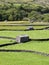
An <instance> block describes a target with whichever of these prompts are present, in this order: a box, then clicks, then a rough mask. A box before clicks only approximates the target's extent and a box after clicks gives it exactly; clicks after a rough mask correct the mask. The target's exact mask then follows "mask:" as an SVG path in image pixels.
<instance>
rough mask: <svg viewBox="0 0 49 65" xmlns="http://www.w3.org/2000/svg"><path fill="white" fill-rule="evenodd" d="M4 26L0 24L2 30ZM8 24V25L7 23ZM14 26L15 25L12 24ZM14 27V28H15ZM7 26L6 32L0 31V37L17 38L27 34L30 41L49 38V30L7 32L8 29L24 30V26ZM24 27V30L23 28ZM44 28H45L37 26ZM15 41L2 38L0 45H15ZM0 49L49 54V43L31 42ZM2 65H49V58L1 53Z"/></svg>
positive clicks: (29, 54)
mask: <svg viewBox="0 0 49 65" xmlns="http://www.w3.org/2000/svg"><path fill="white" fill-rule="evenodd" d="M3 24H4V23H2V24H1V23H0V25H2V26H0V29H3V28H4V27H3ZM5 24H7V23H5ZM5 24H4V25H5ZM12 24H13V23H12ZM13 27H14V28H13ZM13 27H11V26H9V27H8V26H5V29H6V31H0V36H6V37H13V38H16V36H18V35H22V34H27V35H29V37H30V39H41V38H49V30H32V31H7V28H8V29H20V28H21V29H24V28H27V27H24V26H20V27H19V26H13ZM23 27H24V28H23ZM35 27H36V28H43V27H44V26H35ZM45 27H46V26H45ZM13 42H15V40H11V39H3V38H0V45H1V44H5V43H6V44H7V43H13ZM0 49H6V50H33V51H39V52H44V53H49V41H33V40H32V41H29V42H26V43H20V44H13V45H9V46H2V47H0ZM0 65H49V56H43V55H39V54H34V53H29V52H0Z"/></svg>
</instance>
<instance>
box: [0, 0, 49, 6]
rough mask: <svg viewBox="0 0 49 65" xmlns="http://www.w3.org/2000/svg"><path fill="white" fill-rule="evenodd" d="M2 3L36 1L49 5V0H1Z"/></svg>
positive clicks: (36, 2)
mask: <svg viewBox="0 0 49 65" xmlns="http://www.w3.org/2000/svg"><path fill="white" fill-rule="evenodd" d="M0 3H34V4H43V5H44V4H47V5H49V0H0Z"/></svg>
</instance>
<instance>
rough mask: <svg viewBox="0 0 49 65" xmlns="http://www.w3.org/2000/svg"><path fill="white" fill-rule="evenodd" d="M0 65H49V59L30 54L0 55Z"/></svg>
mask: <svg viewBox="0 0 49 65" xmlns="http://www.w3.org/2000/svg"><path fill="white" fill-rule="evenodd" d="M0 65H49V57H46V56H40V55H36V54H32V53H10V52H9V53H6V52H5V53H3V52H1V53H0Z"/></svg>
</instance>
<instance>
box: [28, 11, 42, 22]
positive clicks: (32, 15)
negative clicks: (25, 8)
mask: <svg viewBox="0 0 49 65" xmlns="http://www.w3.org/2000/svg"><path fill="white" fill-rule="evenodd" d="M28 17H29V19H30V20H31V21H32V22H34V21H41V18H42V16H41V13H39V12H36V11H32V12H31V13H30V14H29V15H28Z"/></svg>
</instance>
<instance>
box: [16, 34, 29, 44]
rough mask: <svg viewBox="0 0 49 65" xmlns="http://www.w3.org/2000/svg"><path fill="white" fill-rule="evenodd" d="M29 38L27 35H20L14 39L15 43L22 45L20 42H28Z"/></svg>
mask: <svg viewBox="0 0 49 65" xmlns="http://www.w3.org/2000/svg"><path fill="white" fill-rule="evenodd" d="M28 41H29V36H28V35H20V36H17V37H16V42H18V43H22V42H28Z"/></svg>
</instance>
